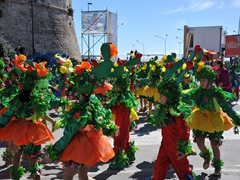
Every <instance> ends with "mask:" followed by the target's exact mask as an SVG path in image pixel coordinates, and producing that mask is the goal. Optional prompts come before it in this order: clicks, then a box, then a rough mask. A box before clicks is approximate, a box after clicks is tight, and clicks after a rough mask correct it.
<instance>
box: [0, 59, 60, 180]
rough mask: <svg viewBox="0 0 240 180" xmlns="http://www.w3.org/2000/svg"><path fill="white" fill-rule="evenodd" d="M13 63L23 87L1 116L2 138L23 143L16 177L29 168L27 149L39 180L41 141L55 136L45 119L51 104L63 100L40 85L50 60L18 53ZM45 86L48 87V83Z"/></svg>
mask: <svg viewBox="0 0 240 180" xmlns="http://www.w3.org/2000/svg"><path fill="white" fill-rule="evenodd" d="M13 63H14V68H13V69H12V70H11V73H10V77H11V78H12V79H14V78H15V79H16V77H17V82H16V83H17V84H18V86H14V87H15V88H17V89H19V90H18V91H17V92H16V93H14V94H12V96H13V98H12V99H11V101H10V102H9V103H8V104H7V107H8V110H7V111H6V112H4V113H3V114H2V115H1V117H0V127H1V134H0V139H1V140H6V141H10V140H12V141H13V143H14V144H16V145H18V146H19V150H18V151H17V152H15V153H14V158H13V166H12V167H11V169H10V174H11V177H12V179H14V180H18V179H20V178H21V177H22V176H23V174H24V170H25V169H24V168H23V167H22V166H20V159H21V156H22V154H23V153H25V154H27V155H28V160H29V163H30V172H31V175H32V176H33V179H35V180H39V179H40V178H41V176H40V173H41V166H40V165H39V164H38V160H39V158H40V149H41V144H45V143H46V142H48V141H51V140H52V139H54V136H53V134H52V133H51V131H50V130H49V129H48V127H47V126H46V125H44V124H43V123H42V122H41V121H42V119H43V118H44V116H45V115H46V114H45V112H46V111H47V110H48V109H49V108H51V107H53V108H55V107H58V106H59V105H60V101H59V100H58V99H56V97H55V96H54V95H49V96H47V95H46V94H43V93H42V92H41V91H39V90H37V89H36V87H37V85H38V81H39V80H40V79H43V78H47V75H48V72H49V70H47V69H46V68H45V64H46V62H42V63H33V62H32V61H30V60H27V59H26V56H24V55H19V56H17V55H15V60H14V61H13ZM9 87H11V86H9ZM45 87H46V88H47V84H46V86H45Z"/></svg>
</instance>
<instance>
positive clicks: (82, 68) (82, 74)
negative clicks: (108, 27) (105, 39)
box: [69, 43, 117, 95]
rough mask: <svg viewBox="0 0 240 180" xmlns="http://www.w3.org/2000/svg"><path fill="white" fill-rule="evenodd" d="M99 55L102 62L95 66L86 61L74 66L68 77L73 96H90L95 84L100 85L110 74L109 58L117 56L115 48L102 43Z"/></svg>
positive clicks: (109, 44)
mask: <svg viewBox="0 0 240 180" xmlns="http://www.w3.org/2000/svg"><path fill="white" fill-rule="evenodd" d="M113 51H114V53H113ZM101 54H102V56H103V57H104V61H103V62H101V63H99V64H97V65H95V66H92V65H91V64H90V62H88V61H83V62H82V63H81V64H80V65H76V66H75V68H74V71H73V73H71V75H70V77H69V81H70V84H72V86H71V87H70V91H72V93H73V94H74V93H81V94H85V95H91V94H92V93H93V92H94V91H95V90H96V88H97V84H101V83H100V82H99V81H101V80H102V79H103V78H105V77H106V76H107V74H108V73H109V72H110V69H111V68H112V67H113V64H112V61H111V58H112V57H113V56H116V55H117V51H116V47H115V46H114V45H113V44H111V43H104V44H103V45H102V46H101Z"/></svg>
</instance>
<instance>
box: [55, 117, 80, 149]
mask: <svg viewBox="0 0 240 180" xmlns="http://www.w3.org/2000/svg"><path fill="white" fill-rule="evenodd" d="M78 128H79V125H77V122H76V121H74V120H72V121H70V122H69V123H68V124H67V126H66V127H65V129H64V132H63V136H62V137H61V138H60V139H59V140H58V141H57V142H56V143H55V144H54V148H53V149H54V150H56V151H62V150H63V149H64V148H65V147H66V146H67V145H68V143H69V142H70V141H71V139H72V138H73V136H74V135H75V134H76V133H77V131H78Z"/></svg>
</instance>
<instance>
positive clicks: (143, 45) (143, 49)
mask: <svg viewBox="0 0 240 180" xmlns="http://www.w3.org/2000/svg"><path fill="white" fill-rule="evenodd" d="M137 42H139V43H141V44H142V46H143V56H144V51H145V47H144V44H143V43H142V42H141V41H138V40H137Z"/></svg>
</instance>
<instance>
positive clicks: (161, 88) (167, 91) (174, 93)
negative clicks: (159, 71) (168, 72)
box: [157, 77, 181, 104]
mask: <svg viewBox="0 0 240 180" xmlns="http://www.w3.org/2000/svg"><path fill="white" fill-rule="evenodd" d="M157 87H158V92H159V93H160V94H162V95H164V96H166V97H167V98H168V99H169V100H170V102H171V104H178V102H179V101H180V95H181V88H180V86H179V83H178V82H177V81H176V78H175V77H171V78H168V79H162V80H161V81H160V83H159V84H158V85H157Z"/></svg>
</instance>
